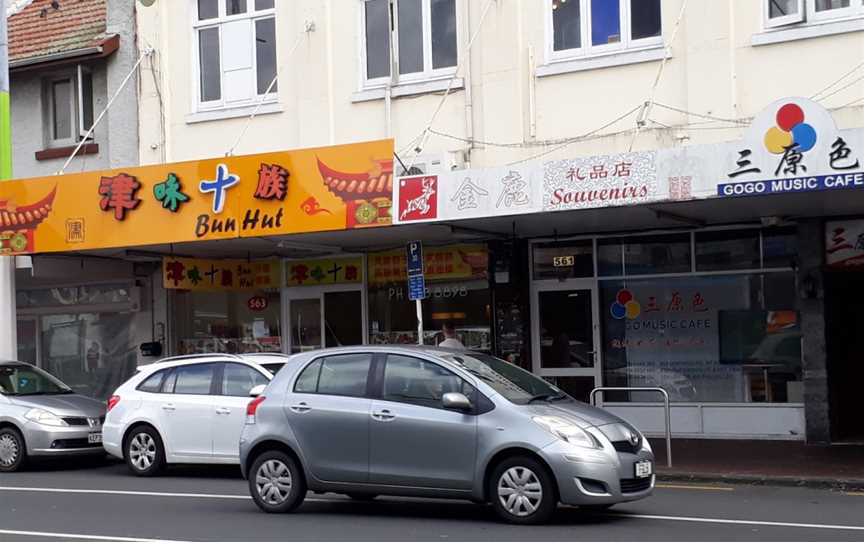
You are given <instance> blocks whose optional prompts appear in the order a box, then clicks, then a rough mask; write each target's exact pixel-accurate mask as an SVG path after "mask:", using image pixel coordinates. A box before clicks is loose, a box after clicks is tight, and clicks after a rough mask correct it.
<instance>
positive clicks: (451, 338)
mask: <svg viewBox="0 0 864 542" xmlns="http://www.w3.org/2000/svg"><path fill="white" fill-rule="evenodd" d="M441 331H443V333H444V340H443V341H441V342H440V343H438V346H440V347H441V348H453V349H456V350H465V345H464V344H462V341H461V340H459V334H458V333H456V326H454V325H453V322H444V325H443V326H442V328H441Z"/></svg>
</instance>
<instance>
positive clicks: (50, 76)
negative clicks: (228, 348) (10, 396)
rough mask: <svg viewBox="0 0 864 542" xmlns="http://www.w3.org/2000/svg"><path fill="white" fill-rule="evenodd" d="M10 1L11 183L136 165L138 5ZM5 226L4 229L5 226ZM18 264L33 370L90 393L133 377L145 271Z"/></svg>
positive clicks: (10, 204) (23, 334) (46, 260)
mask: <svg viewBox="0 0 864 542" xmlns="http://www.w3.org/2000/svg"><path fill="white" fill-rule="evenodd" d="M8 4H9V13H8V25H9V53H10V54H9V56H10V59H9V60H10V78H11V89H10V95H11V115H12V133H13V157H12V162H13V172H14V176H15V177H16V178H29V177H38V176H45V175H54V174H56V173H59V172H61V171H62V172H64V173H73V172H81V171H89V170H94V169H96V170H98V169H108V168H113V167H120V166H131V165H136V164H137V163H138V152H139V151H138V149H139V141H138V129H137V125H138V88H137V87H138V74H137V71H136V70H133V67H135V64H136V62H137V60H138V57H139V54H140V53H139V49H138V44H137V43H136V21H135V4H134V3H133V2H125V1H120V0H87V1H81V2H78V1H76V2H64V1H60V2H50V1H47V0H30V1H17V2H9V3H8ZM130 74H131V75H132V78H131V79H130V80H129V81H128V82H127V84H126V85H125V86H124V85H123V83H124V81H125V80H126V79H127V76H128V75H130ZM112 99H113V101H112V103H111V107H110V110H109V111H107V112H106V113H105V115H104V117H103V118H102V120H101V121H100V122H99V124H97V125H96V127H95V129H94V130H93V131H92V133H89V132H90V128H91V126H93V124H94V122H95V120H96V119H97V118H98V117H99V115H100V113H102V111H103V110H104V109H105V108H106V107H107V105H108V102H109V100H112ZM88 133H89V135H88ZM79 144H81V147H80V149H79V150H78V153H77V155H76V157H75V158H74V159H73V160H72V161H71V162H69V164H68V166H66V168H65V170H64V169H63V168H64V165H66V162H67V160H68V158H69V157H70V156H71V155H72V153H73V152H74V151H75V149H76V147H78V145H79ZM46 197H47V196H46V194H41V195H40V196H39V197H38V198H37V199H36V200H16V199H15V198H7V197H6V194H5V193H4V194H2V195H0V208H2V209H3V210H4V211H7V212H11V211H12V210H15V209H18V210H21V209H26V208H28V207H31V206H33V205H35V206H36V208H39V207H41V206H44V205H46V204H48V205H50V204H51V203H52V201H51V200H49V199H46ZM7 216H10V215H7ZM3 226H4V228H2V229H4V230H8V229H9V227H10V224H8V223H5V222H4V224H3ZM4 233H7V235H4V236H3V238H4V241H6V242H8V241H9V239H10V236H9V235H8V232H4ZM13 237H14V236H13ZM21 263H22V265H20V266H19V267H20V269H18V270H17V271H16V286H17V288H16V298H17V307H18V322H17V329H18V357H19V359H21V360H23V361H28V362H32V363H40V364H41V365H42V366H43V367H44V368H46V369H47V370H49V371H51V372H52V373H54V374H56V375H58V376H60V377H61V378H63V379H65V380H66V381H68V383H69V384H70V385H71V386H73V387H75V388H76V389H78V390H80V391H83V392H85V393H87V394H91V395H95V396H98V397H102V396H105V395H106V394H108V393H110V392H111V391H112V389H113V387H116V386H117V385H118V384H119V383H121V382H123V380H124V379H125V378H126V377H127V376H128V372H129V371H131V370H134V367H135V365H136V360H137V355H136V352H137V349H138V344H140V343H141V342H142V341H149V340H151V337H152V326H151V325H150V322H151V315H150V313H151V307H152V298H151V297H150V296H149V295H143V296H142V293H149V292H150V286H151V281H150V278H151V277H150V276H152V274H153V269H152V268H151V269H145V268H141V266H139V265H136V264H134V263H133V262H128V261H119V260H116V259H114V260H112V259H104V258H103V259H99V258H92V257H90V258H81V257H78V258H76V257H74V256H72V255H70V254H64V255H61V256H59V257H53V258H52V257H40V258H34V259H30V260H27V261H23V262H21ZM160 284H161V283H160Z"/></svg>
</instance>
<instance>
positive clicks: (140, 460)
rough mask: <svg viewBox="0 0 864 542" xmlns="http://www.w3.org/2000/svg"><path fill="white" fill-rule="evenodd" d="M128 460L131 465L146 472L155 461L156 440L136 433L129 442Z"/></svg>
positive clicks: (144, 434)
mask: <svg viewBox="0 0 864 542" xmlns="http://www.w3.org/2000/svg"><path fill="white" fill-rule="evenodd" d="M129 458H130V460H131V462H132V465H134V466H135V468H136V469H138V470H140V471H146V470H148V469H149V468H151V467H152V466H153V463H154V462H155V461H156V440H155V439H153V437H152V436H150V435H149V434H147V433H138V434H136V435H135V436H134V437H132V440H130V441H129Z"/></svg>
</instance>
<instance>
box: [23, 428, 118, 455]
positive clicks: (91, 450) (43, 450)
mask: <svg viewBox="0 0 864 542" xmlns="http://www.w3.org/2000/svg"><path fill="white" fill-rule="evenodd" d="M100 429H101V428H100ZM99 432H101V431H100V430H99V429H97V430H94V429H91V428H90V427H48V426H43V425H39V424H36V423H28V424H27V426H25V427H24V440H25V442H26V443H27V454H28V455H31V456H59V455H90V454H95V455H98V454H104V453H105V449H104V448H102V443H101V442H99V443H92V444H91V443H89V442H88V438H89V435H90V434H91V433H99Z"/></svg>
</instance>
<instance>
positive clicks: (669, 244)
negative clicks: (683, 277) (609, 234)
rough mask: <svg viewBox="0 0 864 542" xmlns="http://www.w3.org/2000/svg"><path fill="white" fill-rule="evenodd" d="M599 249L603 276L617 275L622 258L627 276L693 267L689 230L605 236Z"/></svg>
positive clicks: (599, 263) (599, 244) (673, 271)
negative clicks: (670, 232)
mask: <svg viewBox="0 0 864 542" xmlns="http://www.w3.org/2000/svg"><path fill="white" fill-rule="evenodd" d="M597 252H598V270H599V273H600V275H601V276H616V271H617V270H618V269H620V268H621V266H620V265H618V262H619V261H622V260H623V268H624V273H623V274H624V275H628V276H630V275H655V274H660V273H687V272H689V271H691V268H692V263H691V261H690V258H691V247H690V234H689V233H683V234H668V235H652V236H645V237H623V238H620V239H602V240H600V241H599V242H598V246H597ZM616 253H617V254H620V255H617V254H616Z"/></svg>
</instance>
